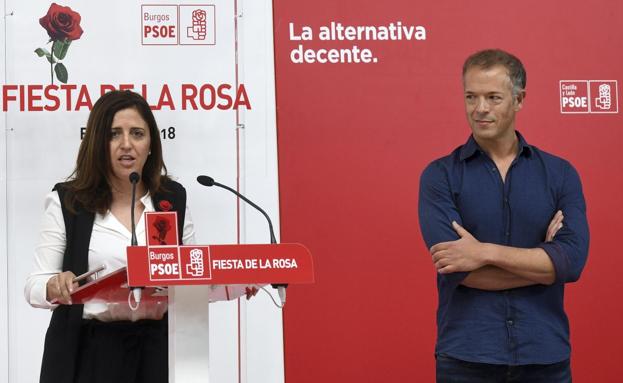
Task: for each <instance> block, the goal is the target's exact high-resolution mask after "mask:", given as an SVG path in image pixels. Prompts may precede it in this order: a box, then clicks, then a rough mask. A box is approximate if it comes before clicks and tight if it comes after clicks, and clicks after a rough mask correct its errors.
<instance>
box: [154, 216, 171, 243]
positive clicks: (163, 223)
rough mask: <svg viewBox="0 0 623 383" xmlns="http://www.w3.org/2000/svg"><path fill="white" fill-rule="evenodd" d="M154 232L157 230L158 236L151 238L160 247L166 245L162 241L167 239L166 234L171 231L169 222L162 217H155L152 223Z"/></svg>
mask: <svg viewBox="0 0 623 383" xmlns="http://www.w3.org/2000/svg"><path fill="white" fill-rule="evenodd" d="M153 225H154V227H155V228H156V230H158V235H157V236H156V235H153V236H152V238H153V239H155V240H156V241H158V242H159V243H160V244H161V245H166V244H167V243H166V241H165V240H164V239H165V238H166V237H167V233H168V232H169V230H171V222H169V220H168V219H166V218H164V217H157V218H156V220H155V221H154V223H153Z"/></svg>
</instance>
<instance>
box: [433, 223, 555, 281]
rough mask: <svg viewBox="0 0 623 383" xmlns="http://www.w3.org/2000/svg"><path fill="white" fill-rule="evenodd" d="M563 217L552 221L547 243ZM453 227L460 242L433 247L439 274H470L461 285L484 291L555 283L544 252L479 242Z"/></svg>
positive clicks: (536, 249)
mask: <svg viewBox="0 0 623 383" xmlns="http://www.w3.org/2000/svg"><path fill="white" fill-rule="evenodd" d="M563 219H564V216H563V214H562V211H558V212H557V213H556V214H555V215H554V217H553V218H552V220H551V222H550V224H549V226H548V229H547V233H546V236H545V241H546V242H549V241H552V240H553V239H554V236H555V235H556V233H557V232H558V230H560V228H561V227H562V221H563ZM452 227H453V228H454V230H455V231H456V232H457V234H458V235H459V237H460V238H459V239H457V240H455V241H449V242H441V243H438V244H436V245H434V246H432V247H431V249H430V252H431V255H432V259H433V263H434V264H435V268H436V269H437V271H438V272H439V273H440V274H449V273H455V272H469V274H468V275H467V277H465V279H463V281H462V282H461V284H462V285H464V286H467V287H472V288H477V289H482V290H504V289H510V288H515V287H523V286H529V285H534V284H543V285H550V284H552V283H554V281H555V280H556V272H555V269H554V265H553V263H552V261H551V259H550V257H549V256H548V255H547V253H546V252H545V250H543V249H541V248H531V249H523V248H517V247H510V246H502V245H496V244H492V243H484V242H480V241H478V240H477V239H476V238H474V236H472V235H471V234H470V233H469V232H468V231H467V230H465V229H464V228H463V227H462V226H460V225H459V224H458V223H456V222H452Z"/></svg>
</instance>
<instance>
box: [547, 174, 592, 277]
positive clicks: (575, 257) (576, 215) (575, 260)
mask: <svg viewBox="0 0 623 383" xmlns="http://www.w3.org/2000/svg"><path fill="white" fill-rule="evenodd" d="M565 165H566V168H565V171H564V178H563V182H562V186H561V192H560V196H559V199H558V203H557V205H558V206H557V210H562V212H563V214H564V220H563V226H562V228H561V229H560V230H559V231H558V233H556V236H555V237H554V240H553V241H552V242H545V243H542V244H540V245H539V247H540V248H542V249H543V250H545V252H546V253H547V255H548V256H549V257H550V259H551V260H552V263H553V264H554V270H555V271H556V281H555V283H567V282H575V281H577V280H578V279H579V278H580V274H581V273H582V270H583V269H584V265H585V264H586V259H587V257H588V245H589V231H588V222H587V220H586V203H585V201H584V194H583V193H582V183H581V182H580V176H579V175H578V173H577V171H576V170H575V169H574V168H573V166H571V164H569V163H565Z"/></svg>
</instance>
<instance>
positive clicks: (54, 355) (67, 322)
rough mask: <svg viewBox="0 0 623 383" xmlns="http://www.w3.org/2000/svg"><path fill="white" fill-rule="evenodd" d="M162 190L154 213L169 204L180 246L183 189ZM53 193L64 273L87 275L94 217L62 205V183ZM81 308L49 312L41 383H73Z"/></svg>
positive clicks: (155, 198)
mask: <svg viewBox="0 0 623 383" xmlns="http://www.w3.org/2000/svg"><path fill="white" fill-rule="evenodd" d="M163 187H164V189H166V190H167V192H165V193H156V194H155V195H153V196H152V202H153V204H154V208H155V209H156V211H162V210H163V209H162V207H161V203H160V202H161V201H168V202H170V204H171V205H172V207H171V209H170V210H171V211H177V225H178V230H177V232H178V236H179V243H180V244H181V243H182V236H183V233H184V216H185V213H186V189H184V187H183V186H182V185H180V184H179V183H177V182H174V181H169V182H166V183H165V184H164V185H163ZM54 190H56V191H57V192H58V195H59V197H60V200H61V208H62V210H63V220H64V221H65V242H66V246H65V254H64V258H63V271H72V272H73V273H74V274H76V275H80V274H82V273H86V272H87V271H88V269H89V264H88V261H89V259H88V255H89V243H90V241H91V232H92V231H93V222H94V221H95V214H94V213H90V212H87V211H85V210H84V209H83V208H81V207H79V206H78V207H76V214H72V213H71V212H70V211H69V210H67V208H66V206H65V193H66V192H67V188H66V186H65V184H63V183H60V184H56V185H55V186H54ZM81 283H85V282H84V281H83V282H81ZM83 308H84V306H83V305H71V306H67V305H61V306H58V307H57V308H56V309H54V311H53V312H52V319H51V320H50V326H49V327H48V331H47V333H46V335H45V345H44V349H43V361H42V363H41V376H40V379H39V381H40V383H71V382H73V380H74V375H75V371H76V366H75V364H76V361H77V357H78V355H77V352H78V346H79V341H80V326H81V324H82V310H83Z"/></svg>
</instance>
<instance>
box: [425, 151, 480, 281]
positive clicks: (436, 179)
mask: <svg viewBox="0 0 623 383" xmlns="http://www.w3.org/2000/svg"><path fill="white" fill-rule="evenodd" d="M418 213H419V220H420V231H421V232H422V237H423V238H424V242H425V243H426V246H427V248H428V249H430V248H431V247H432V246H433V245H436V244H438V243H441V242H447V241H454V240H457V239H459V236H458V234H457V233H456V232H455V231H454V229H453V228H452V221H456V222H457V223H458V224H460V225H462V224H463V222H462V220H461V216H460V215H459V212H458V210H457V207H456V204H455V202H454V199H453V197H452V190H451V188H450V183H449V180H448V171H447V169H446V168H445V167H444V165H443V164H442V163H441V162H440V161H439V160H438V161H435V162H433V163H431V164H430V165H428V166H427V167H426V169H424V171H423V172H422V175H421V176H420V194H419V203H418ZM467 274H468V273H467V272H458V273H450V274H438V276H439V278H441V282H442V283H445V284H447V285H448V287H451V288H456V287H457V286H458V285H459V284H460V283H461V282H462V281H463V279H465V277H466V276H467Z"/></svg>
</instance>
